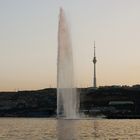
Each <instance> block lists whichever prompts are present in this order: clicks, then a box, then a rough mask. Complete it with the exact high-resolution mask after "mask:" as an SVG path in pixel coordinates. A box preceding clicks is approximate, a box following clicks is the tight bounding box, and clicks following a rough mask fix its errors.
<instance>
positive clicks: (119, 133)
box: [0, 118, 140, 140]
mask: <svg viewBox="0 0 140 140" xmlns="http://www.w3.org/2000/svg"><path fill="white" fill-rule="evenodd" d="M68 121H70V120H68ZM75 127H76V129H75V133H76V137H77V140H140V120H107V119H102V120H76V121H75ZM0 140H57V121H56V120H53V119H45V118H43V119H42V118H38V119H34V118H18V119H17V118H0Z"/></svg>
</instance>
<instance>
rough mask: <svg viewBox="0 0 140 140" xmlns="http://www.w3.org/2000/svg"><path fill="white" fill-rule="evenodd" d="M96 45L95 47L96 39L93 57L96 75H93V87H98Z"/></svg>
mask: <svg viewBox="0 0 140 140" xmlns="http://www.w3.org/2000/svg"><path fill="white" fill-rule="evenodd" d="M96 62H97V59H96V47H95V41H94V57H93V64H94V77H93V87H94V88H96V87H97V81H96Z"/></svg>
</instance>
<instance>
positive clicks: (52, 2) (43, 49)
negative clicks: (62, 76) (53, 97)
mask: <svg viewBox="0 0 140 140" xmlns="http://www.w3.org/2000/svg"><path fill="white" fill-rule="evenodd" d="M60 6H62V7H63V8H64V10H65V12H66V15H67V19H68V21H69V24H70V28H71V36H72V44H73V51H74V61H75V80H76V85H77V86H92V84H93V80H92V79H93V63H92V59H93V44H94V40H95V41H96V47H97V84H98V86H99V85H126V84H127V85H133V84H138V83H140V0H0V90H23V89H40V88H46V87H50V86H51V87H55V86H56V59H57V30H58V15H59V7H60Z"/></svg>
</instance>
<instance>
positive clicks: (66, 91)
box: [57, 8, 79, 119]
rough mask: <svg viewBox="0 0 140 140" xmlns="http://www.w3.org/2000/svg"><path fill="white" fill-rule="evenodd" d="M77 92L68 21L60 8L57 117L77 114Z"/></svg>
mask: <svg viewBox="0 0 140 140" xmlns="http://www.w3.org/2000/svg"><path fill="white" fill-rule="evenodd" d="M78 110H79V109H78V93H77V91H76V88H75V87H74V68H73V53H72V45H71V38H70V32H69V28H68V23H67V21H66V17H65V14H64V11H63V9H62V8H61V9H60V15H59V27H58V57H57V117H64V118H65V119H74V118H77V116H78Z"/></svg>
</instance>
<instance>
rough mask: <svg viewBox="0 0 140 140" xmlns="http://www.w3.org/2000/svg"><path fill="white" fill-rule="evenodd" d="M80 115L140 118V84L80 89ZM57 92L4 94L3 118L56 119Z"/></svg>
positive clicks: (0, 102) (0, 96) (0, 100)
mask: <svg viewBox="0 0 140 140" xmlns="http://www.w3.org/2000/svg"><path fill="white" fill-rule="evenodd" d="M77 90H78V92H79V96H80V97H79V98H80V109H79V110H80V114H81V115H84V116H90V117H102V116H104V117H106V118H140V85H134V86H132V87H129V86H104V87H99V88H90V87H89V88H79V89H77ZM56 102H57V97H56V89H55V88H48V89H42V90H36V91H18V92H0V116H1V117H56V108H57V107H56Z"/></svg>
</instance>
